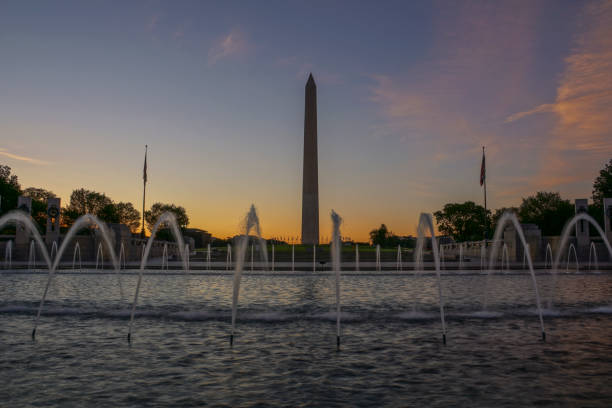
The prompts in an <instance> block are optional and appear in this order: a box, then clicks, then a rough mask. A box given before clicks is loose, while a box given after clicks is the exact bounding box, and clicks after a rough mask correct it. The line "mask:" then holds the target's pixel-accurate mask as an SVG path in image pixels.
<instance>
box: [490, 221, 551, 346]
mask: <svg viewBox="0 0 612 408" xmlns="http://www.w3.org/2000/svg"><path fill="white" fill-rule="evenodd" d="M509 223H512V224H513V225H514V228H515V229H516V231H517V232H518V235H519V238H520V240H521V243H522V244H523V245H526V244H527V242H526V240H525V234H524V233H523V229H522V228H521V224H520V223H519V220H518V218H516V214H514V213H512V212H505V213H504V214H503V215H502V216H501V217H500V218H499V220H498V221H497V227H496V228H495V235H494V238H493V249H492V251H491V256H490V257H489V269H488V270H487V279H486V281H485V290H484V302H483V310H486V309H487V301H488V298H487V297H488V291H489V278H490V276H491V270H492V269H493V267H494V264H495V261H496V259H497V252H498V250H499V243H500V242H501V236H502V234H503V232H504V229H505V228H506V224H509ZM527 263H528V265H529V272H530V274H531V280H532V282H533V289H534V291H535V295H536V305H537V307H538V316H539V318H540V328H541V330H542V340H544V341H546V332H545V331H544V318H543V317H542V307H541V305H540V292H539V290H538V282H537V280H536V276H535V272H534V270H533V262H532V261H531V254H530V253H529V252H528V253H527Z"/></svg>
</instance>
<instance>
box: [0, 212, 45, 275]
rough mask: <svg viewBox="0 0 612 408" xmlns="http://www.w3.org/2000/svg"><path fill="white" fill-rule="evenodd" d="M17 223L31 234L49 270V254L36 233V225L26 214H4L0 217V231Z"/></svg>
mask: <svg viewBox="0 0 612 408" xmlns="http://www.w3.org/2000/svg"><path fill="white" fill-rule="evenodd" d="M18 223H21V224H23V226H24V227H25V228H26V230H28V231H29V232H30V234H32V237H33V238H34V241H35V242H36V244H38V248H39V249H40V252H41V253H42V256H43V258H44V260H45V262H46V263H47V267H48V268H49V269H51V266H52V263H51V258H50V257H49V253H48V252H47V247H46V246H45V243H44V242H43V240H42V237H41V236H40V233H39V232H38V228H37V227H36V225H35V224H34V221H33V220H32V217H30V216H29V215H28V214H26V213H24V212H23V211H21V210H13V211H10V212H8V213H6V214H4V215H3V216H2V217H0V230H1V229H3V228H4V227H5V226H6V225H8V224H14V225H15V226H16V225H17V224H18ZM10 242H11V252H12V241H10Z"/></svg>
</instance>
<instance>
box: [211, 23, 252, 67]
mask: <svg viewBox="0 0 612 408" xmlns="http://www.w3.org/2000/svg"><path fill="white" fill-rule="evenodd" d="M248 48H249V43H248V41H247V38H246V35H245V34H244V33H243V32H242V31H240V30H238V29H233V30H232V31H230V32H229V33H228V34H227V35H224V36H222V37H221V38H219V39H218V40H217V41H216V42H215V43H214V44H213V46H212V47H211V48H210V50H209V51H208V65H214V64H216V63H217V62H218V61H220V60H222V59H225V58H229V57H235V56H238V55H243V54H244V53H245V52H247V50H248Z"/></svg>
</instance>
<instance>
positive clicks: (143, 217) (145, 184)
mask: <svg viewBox="0 0 612 408" xmlns="http://www.w3.org/2000/svg"><path fill="white" fill-rule="evenodd" d="M148 148H149V146H147V145H145V162H144V170H143V173H142V182H143V188H142V231H140V237H141V238H144V237H145V198H146V196H147V151H148Z"/></svg>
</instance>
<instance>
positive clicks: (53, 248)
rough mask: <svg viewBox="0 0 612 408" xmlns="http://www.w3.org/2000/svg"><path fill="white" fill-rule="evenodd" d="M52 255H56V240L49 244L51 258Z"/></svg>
mask: <svg viewBox="0 0 612 408" xmlns="http://www.w3.org/2000/svg"><path fill="white" fill-rule="evenodd" d="M53 255H57V241H53V244H51V256H50V258H51V260H53V259H55V258H53Z"/></svg>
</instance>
